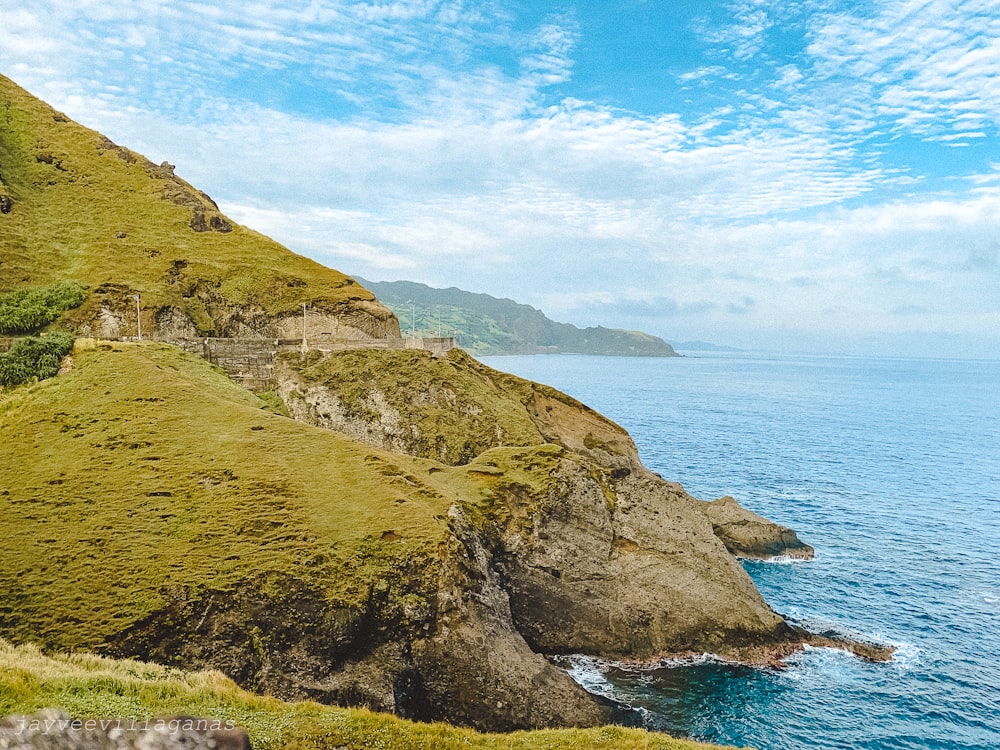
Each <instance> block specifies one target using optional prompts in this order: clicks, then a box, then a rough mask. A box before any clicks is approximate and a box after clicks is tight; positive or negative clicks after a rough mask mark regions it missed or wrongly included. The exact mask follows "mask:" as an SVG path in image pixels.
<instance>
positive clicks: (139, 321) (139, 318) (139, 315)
mask: <svg viewBox="0 0 1000 750" xmlns="http://www.w3.org/2000/svg"><path fill="white" fill-rule="evenodd" d="M132 298H133V299H134V300H135V331H136V338H138V339H139V341H142V311H141V310H140V309H139V295H138V294H133V295H132Z"/></svg>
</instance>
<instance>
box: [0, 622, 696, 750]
mask: <svg viewBox="0 0 1000 750" xmlns="http://www.w3.org/2000/svg"><path fill="white" fill-rule="evenodd" d="M45 707H58V708H61V709H63V710H65V711H66V712H67V713H69V714H70V715H71V716H74V717H80V718H111V717H114V718H123V719H134V720H138V721H145V720H147V719H152V718H154V717H158V716H177V715H187V716H199V717H211V718H217V719H221V720H223V721H226V720H231V721H233V722H234V723H235V724H237V725H238V726H240V727H243V728H244V729H246V730H247V732H248V734H249V735H250V741H251V744H252V745H253V747H254V748H255V749H256V750H284V749H285V748H287V749H288V750H292V749H293V748H294V750H312V749H313V748H315V749H316V750H320V749H324V750H329V749H330V748H335V747H343V748H348V749H349V750H362V749H363V748H375V747H383V748H393V750H429V749H430V748H434V749H435V750H453V749H456V748H463V749H468V748H479V749H480V750H542V749H544V750H563V749H565V750H570V749H571V748H572V749H574V750H575V749H576V748H592V749H593V750H605V749H606V750H700V749H702V750H704V749H707V748H708V747H709V746H708V745H702V744H700V743H696V742H687V741H684V740H676V739H672V738H670V737H666V736H664V735H657V734H650V733H647V732H642V731H639V730H634V729H622V728H619V727H605V728H601V729H571V730H550V731H539V732H515V733H513V734H504V735H490V734H477V733H476V732H473V731H471V730H467V729H456V728H454V727H450V726H447V725H445V724H415V723H412V722H407V721H403V720H401V719H396V718H394V717H391V716H387V715H385V714H376V713H372V712H370V711H365V710H361V709H339V708H331V707H328V706H321V705H319V704H317V703H285V702H282V701H279V700H276V699H274V698H265V697H260V696H255V695H252V694H250V693H247V692H246V691H243V690H240V689H239V688H238V687H237V686H236V685H235V684H233V682H232V681H230V680H228V679H227V678H225V677H224V676H222V675H221V674H219V673H218V672H183V671H180V670H177V669H168V668H165V667H160V666H156V665H153V664H146V663H142V662H136V661H130V660H126V661H114V660H111V659H103V658H100V657H96V656H90V655H86V654H74V655H65V654H55V655H45V654H42V653H41V652H40V651H39V650H38V649H37V648H36V647H33V646H17V647H15V646H13V645H11V644H10V643H9V642H7V641H4V640H2V639H0V716H6V715H10V714H14V713H31V712H35V711H37V710H39V709H41V708H45Z"/></svg>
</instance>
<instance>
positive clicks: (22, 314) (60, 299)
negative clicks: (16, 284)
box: [0, 281, 87, 334]
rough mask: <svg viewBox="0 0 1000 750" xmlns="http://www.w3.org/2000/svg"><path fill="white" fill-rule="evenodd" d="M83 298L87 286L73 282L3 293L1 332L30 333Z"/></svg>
mask: <svg viewBox="0 0 1000 750" xmlns="http://www.w3.org/2000/svg"><path fill="white" fill-rule="evenodd" d="M86 298H87V289H86V287H84V286H82V285H81V284H77V283H76V282H73V281H69V282H63V283H59V284H53V285H52V286H46V287H35V288H33V289H19V290H18V291H16V292H12V293H10V294H4V295H2V296H0V334H16V333H33V332H35V331H37V330H39V329H40V328H43V327H45V326H47V325H48V324H49V323H51V322H52V321H53V320H55V319H56V318H58V317H59V316H60V315H62V314H63V313H64V312H66V311H67V310H70V309H72V308H74V307H79V306H80V305H81V304H83V301H84V300H85V299H86Z"/></svg>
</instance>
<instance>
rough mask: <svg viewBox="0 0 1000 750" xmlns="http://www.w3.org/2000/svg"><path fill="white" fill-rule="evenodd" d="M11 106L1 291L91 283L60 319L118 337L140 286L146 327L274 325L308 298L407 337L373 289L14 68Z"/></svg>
mask: <svg viewBox="0 0 1000 750" xmlns="http://www.w3.org/2000/svg"><path fill="white" fill-rule="evenodd" d="M0 107H2V111H0V294H3V293H9V292H13V291H15V290H20V289H25V288H45V287H50V286H52V285H54V284H57V283H59V282H75V283H77V284H80V285H83V286H85V287H86V289H87V290H88V292H89V293H88V295H87V297H86V299H85V301H83V304H82V305H80V306H79V307H77V308H76V309H75V310H73V311H72V312H70V313H67V314H66V315H65V316H64V317H63V319H62V324H63V326H64V327H70V328H73V329H74V330H76V331H78V332H81V333H90V334H96V335H110V336H114V337H117V336H119V335H133V336H134V335H135V334H136V331H137V326H136V303H135V300H134V298H133V295H135V294H138V295H139V296H140V304H141V308H142V315H143V330H144V332H147V333H148V334H155V333H162V334H164V335H192V336H204V335H239V334H248V333H261V334H268V335H275V334H276V333H280V332H281V328H282V325H281V324H282V321H283V320H284V319H286V318H293V317H294V316H295V314H296V313H297V312H298V313H299V314H301V313H300V311H301V304H302V303H307V304H309V305H311V306H312V307H313V309H314V310H315V311H317V313H329V314H331V315H334V316H336V317H338V318H339V319H341V320H343V321H350V322H351V324H352V325H353V326H354V327H355V328H357V329H358V330H357V333H356V335H359V336H364V335H372V336H382V335H386V334H387V333H390V332H395V334H396V335H398V328H397V326H396V322H395V319H393V318H392V316H391V315H390V314H389V313H388V311H387V310H385V308H383V307H382V306H381V305H380V304H379V303H378V302H376V301H375V298H374V296H373V295H372V293H371V292H369V291H368V290H366V289H364V288H362V287H360V286H358V285H357V284H356V283H355V282H354V281H353V280H352V279H350V278H349V277H347V276H345V275H344V274H342V273H340V272H338V271H334V270H332V269H329V268H325V267H323V266H321V265H320V264H318V263H316V262H314V261H312V260H309V259H307V258H305V257H303V256H300V255H296V254H295V253H292V252H291V251H289V250H287V249H286V248H284V247H282V246H281V245H279V244H278V243H276V242H274V241H273V240H271V239H269V238H267V237H265V236H263V235H261V234H258V233H257V232H253V231H251V230H249V229H246V228H244V227H241V226H239V225H237V224H235V223H233V222H232V221H230V220H229V219H228V218H226V217H225V216H223V215H222V214H221V213H220V211H219V209H218V206H217V205H216V204H215V203H214V202H213V201H212V199H211V198H209V197H208V196H207V195H205V194H204V193H202V192H201V191H199V190H196V189H195V188H194V187H192V186H191V185H189V184H188V183H187V182H185V181H184V180H182V179H181V178H179V177H178V176H176V175H175V174H174V172H173V167H171V166H170V165H169V164H166V163H164V164H161V165H156V164H153V163H152V162H150V161H149V160H148V159H146V158H145V157H143V156H141V155H139V154H136V153H135V152H133V151H130V150H128V149H127V148H124V147H122V146H118V145H116V144H114V143H112V142H111V141H109V140H108V139H107V138H105V137H104V136H102V135H101V134H100V133H97V132H94V131H92V130H89V129H87V128H84V127H82V126H80V125H78V124H76V123H75V122H73V121H71V120H69V118H67V117H66V116H65V115H63V114H61V113H59V112H57V111H55V110H54V109H52V108H51V107H50V106H48V105H47V104H45V103H44V102H41V101H39V100H38V99H36V98H35V97H33V96H31V95H30V94H28V93H27V92H26V91H24V90H23V89H21V88H20V87H18V86H17V85H16V84H14V83H13V82H12V81H11V80H10V79H8V78H5V77H3V76H0ZM265 258H266V262H261V261H262V260H263V259H265ZM288 327H289V328H290V331H289V332H290V333H292V334H294V324H292V323H291V322H289V325H288ZM299 335H301V334H299Z"/></svg>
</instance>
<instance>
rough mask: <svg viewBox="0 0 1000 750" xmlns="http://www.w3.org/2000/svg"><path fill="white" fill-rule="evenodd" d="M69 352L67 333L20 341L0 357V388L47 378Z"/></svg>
mask: <svg viewBox="0 0 1000 750" xmlns="http://www.w3.org/2000/svg"><path fill="white" fill-rule="evenodd" d="M72 350H73V336H72V335H71V334H69V333H50V334H48V335H46V336H33V337H31V338H27V339H23V340H21V341H19V342H17V344H15V345H14V347H13V348H12V349H11V350H10V351H9V352H7V353H5V354H0V386H11V385H20V384H21V383H27V382H28V381H30V380H33V379H34V378H38V379H39V380H42V379H44V378H51V377H52V376H53V375H55V374H56V373H57V372H59V365H60V363H62V360H63V357H65V356H66V355H67V354H69V353H70V352H71V351H72Z"/></svg>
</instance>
